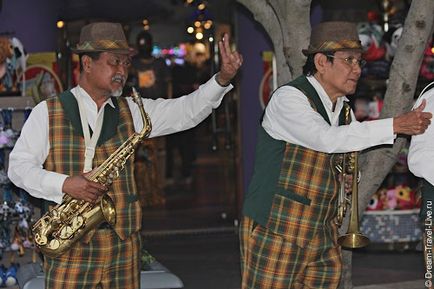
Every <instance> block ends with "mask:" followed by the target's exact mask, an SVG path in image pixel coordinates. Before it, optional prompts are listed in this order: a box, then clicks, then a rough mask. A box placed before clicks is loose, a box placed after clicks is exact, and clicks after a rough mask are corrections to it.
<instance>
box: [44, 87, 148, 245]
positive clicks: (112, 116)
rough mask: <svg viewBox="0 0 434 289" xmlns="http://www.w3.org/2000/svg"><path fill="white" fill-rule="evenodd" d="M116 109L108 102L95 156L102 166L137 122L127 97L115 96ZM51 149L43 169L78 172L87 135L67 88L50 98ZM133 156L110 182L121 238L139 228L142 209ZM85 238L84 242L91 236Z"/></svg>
mask: <svg viewBox="0 0 434 289" xmlns="http://www.w3.org/2000/svg"><path fill="white" fill-rule="evenodd" d="M112 100H113V103H114V105H115V108H113V107H111V106H109V105H106V106H105V111H104V121H103V127H102V130H101V135H100V137H99V139H98V143H97V147H96V150H95V157H94V159H93V167H94V168H96V167H98V166H99V165H101V164H102V163H103V162H104V161H105V160H106V159H107V158H108V157H109V156H110V155H111V154H112V153H113V152H114V151H115V150H116V149H117V148H118V147H120V146H121V145H122V144H123V143H124V142H125V141H126V140H127V139H128V138H129V137H130V136H131V135H132V134H133V133H134V124H133V120H132V117H131V113H130V110H129V107H128V103H127V101H126V100H125V99H124V98H120V99H119V101H118V100H117V99H116V98H112ZM47 107H48V117H49V143H50V150H49V153H48V157H47V160H46V161H45V163H44V168H45V169H46V170H48V171H54V172H58V173H62V174H66V175H71V176H72V175H79V174H81V173H82V170H83V165H84V149H85V145H84V138H83V131H82V127H81V121H80V114H79V110H78V105H77V101H76V99H75V97H74V96H73V95H72V93H71V92H69V91H67V92H64V93H62V94H61V95H60V97H59V98H57V97H56V98H51V99H48V100H47ZM133 164H134V156H132V157H131V158H130V159H129V160H128V161H127V162H126V164H125V167H124V169H123V170H122V171H121V173H120V176H119V177H118V178H117V179H116V180H115V181H114V182H113V184H112V185H111V187H110V189H109V191H108V195H109V196H110V197H111V198H112V200H113V201H114V203H115V207H116V225H115V226H114V230H115V231H116V233H117V234H118V236H119V237H120V238H121V239H125V238H127V237H128V236H129V235H131V234H132V233H134V232H136V231H138V230H139V229H140V226H141V209H140V205H139V201H138V197H137V190H136V185H135V181H134V166H133ZM91 236H92V234H89V235H88V238H86V237H85V238H84V239H86V240H84V241H85V242H86V241H88V240H89V239H90V237H91Z"/></svg>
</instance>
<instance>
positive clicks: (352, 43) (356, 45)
mask: <svg viewBox="0 0 434 289" xmlns="http://www.w3.org/2000/svg"><path fill="white" fill-rule="evenodd" d="M361 48H362V46H361V44H360V41H358V40H341V41H325V42H323V44H321V46H320V47H318V49H315V48H314V49H313V50H317V51H335V50H342V49H361Z"/></svg>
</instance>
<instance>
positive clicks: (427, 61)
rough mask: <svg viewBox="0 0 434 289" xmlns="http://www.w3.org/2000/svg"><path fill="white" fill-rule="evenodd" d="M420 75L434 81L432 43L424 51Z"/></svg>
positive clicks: (433, 50)
mask: <svg viewBox="0 0 434 289" xmlns="http://www.w3.org/2000/svg"><path fill="white" fill-rule="evenodd" d="M420 74H421V75H422V76H423V78H425V79H426V80H429V81H431V80H434V45H433V42H432V41H431V43H429V45H428V47H427V48H426V49H425V51H424V56H423V60H422V65H421V67H420Z"/></svg>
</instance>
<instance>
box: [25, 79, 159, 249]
mask: <svg viewBox="0 0 434 289" xmlns="http://www.w3.org/2000/svg"><path fill="white" fill-rule="evenodd" d="M132 96H133V100H134V102H135V103H136V104H137V105H138V107H139V109H140V115H141V117H142V120H143V129H142V130H141V131H140V133H134V134H133V135H132V136H130V137H129V138H128V140H126V141H125V142H124V143H123V144H122V145H121V146H120V147H119V148H118V149H117V150H116V151H115V152H114V153H112V154H111V155H110V156H109V158H108V159H107V160H105V161H104V162H103V163H102V164H101V165H100V166H99V167H98V168H96V169H95V170H93V171H92V172H91V174H90V175H89V177H88V179H89V180H91V181H94V182H97V183H100V184H104V185H106V186H110V185H111V184H112V182H113V180H114V179H116V178H117V177H118V176H119V172H120V171H121V170H122V169H123V168H124V166H125V163H126V161H127V160H128V159H129V158H130V157H131V156H132V155H133V154H134V151H135V148H136V147H137V145H138V144H139V143H140V142H141V141H142V140H143V139H144V138H146V137H148V136H149V134H150V132H151V130H152V125H151V121H150V119H149V116H148V114H147V113H146V112H145V110H144V108H143V103H142V99H141V97H140V96H139V94H138V93H137V91H136V90H135V89H134V87H133V95H132ZM103 222H107V223H109V224H110V225H114V224H115V223H116V211H115V205H114V203H113V201H112V199H111V198H110V197H109V196H108V195H107V194H104V195H103V196H101V197H100V199H99V200H98V201H97V202H95V203H90V202H86V201H84V200H78V199H74V198H72V197H71V196H69V195H65V196H64V198H63V200H62V203H61V204H58V205H56V206H55V207H54V208H52V209H51V210H49V211H48V212H47V213H45V214H44V215H43V216H42V217H41V218H40V219H39V220H38V221H37V222H36V223H35V224H34V225H33V226H32V233H33V236H34V240H35V244H36V246H37V247H38V248H39V249H40V250H41V252H42V253H43V254H44V255H46V256H49V257H56V256H59V255H60V254H62V253H64V252H66V251H67V250H69V249H70V248H71V246H72V245H73V244H74V243H75V242H77V241H78V240H79V239H80V238H82V236H84V235H85V234H86V233H88V232H89V231H90V230H92V229H94V228H97V227H98V226H99V225H100V224H102V223H103Z"/></svg>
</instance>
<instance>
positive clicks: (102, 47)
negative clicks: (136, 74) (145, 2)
mask: <svg viewBox="0 0 434 289" xmlns="http://www.w3.org/2000/svg"><path fill="white" fill-rule="evenodd" d="M94 51H101V52H102V51H111V52H116V53H121V54H134V49H133V48H131V47H129V46H128V42H127V39H126V37H125V34H124V31H123V29H122V25H121V24H120V23H111V22H95V23H91V24H88V25H86V26H83V28H81V32H80V41H79V42H78V44H77V46H76V47H75V48H73V49H72V52H74V53H77V54H80V53H84V52H94Z"/></svg>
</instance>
